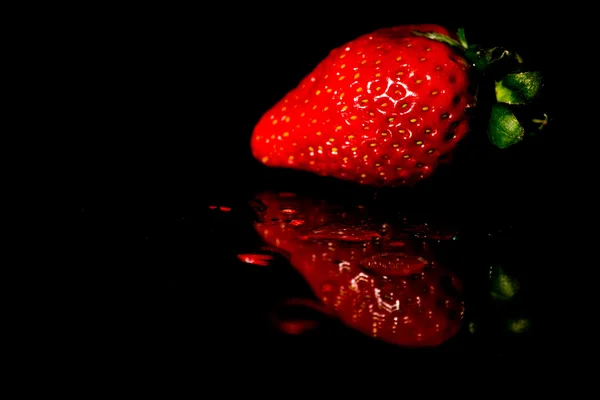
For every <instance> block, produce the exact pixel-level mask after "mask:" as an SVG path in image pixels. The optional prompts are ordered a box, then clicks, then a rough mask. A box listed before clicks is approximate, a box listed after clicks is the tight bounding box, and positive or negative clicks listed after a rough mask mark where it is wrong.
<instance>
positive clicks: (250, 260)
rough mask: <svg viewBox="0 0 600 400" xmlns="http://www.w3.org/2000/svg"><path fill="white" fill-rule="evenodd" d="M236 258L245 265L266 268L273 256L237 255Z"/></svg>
mask: <svg viewBox="0 0 600 400" xmlns="http://www.w3.org/2000/svg"><path fill="white" fill-rule="evenodd" d="M237 258H238V259H239V260H240V261H242V262H245V263H246V264H252V265H260V266H263V267H267V266H268V265H269V261H271V260H272V259H273V256H272V255H269V254H238V256H237Z"/></svg>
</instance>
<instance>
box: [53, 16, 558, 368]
mask: <svg viewBox="0 0 600 400" xmlns="http://www.w3.org/2000/svg"><path fill="white" fill-rule="evenodd" d="M424 7H425V6H424ZM413 11H414V13H412V14H411V13H410V12H407V13H403V16H402V17H399V18H396V17H395V16H393V15H390V13H379V12H367V13H366V15H362V14H363V13H361V15H360V17H359V16H358V15H356V14H353V13H346V14H344V15H337V16H336V15H332V16H327V17H323V18H318V17H317V16H315V14H314V13H313V12H301V11H297V12H295V13H293V16H291V17H289V18H283V17H281V18H280V17H269V16H266V15H262V14H261V15H262V16H259V17H255V18H252V17H249V16H248V15H245V13H240V14H235V15H234V14H230V13H229V12H228V11H226V10H225V9H224V8H223V7H222V8H217V9H215V11H214V12H211V13H207V12H206V11H203V12H198V13H192V14H190V13H185V12H182V13H179V12H178V11H176V10H169V11H168V12H165V13H163V12H161V10H145V11H140V10H128V11H127V13H126V15H121V16H119V15H117V14H118V13H114V14H113V13H109V15H107V16H106V19H103V18H94V17H90V19H89V20H85V19H84V20H81V21H80V23H78V24H77V26H78V27H77V29H76V31H78V32H81V35H70V34H69V35H65V38H64V41H63V42H62V45H61V51H63V52H64V57H65V58H64V59H69V60H73V62H74V63H76V65H77V68H74V69H73V74H72V75H70V79H73V80H75V81H77V82H80V85H73V91H74V93H75V94H79V95H81V96H82V98H85V99H86V101H85V102H82V103H79V104H77V102H74V103H73V109H74V110H76V112H73V113H72V115H73V120H72V123H73V125H74V128H76V129H74V130H73V132H72V133H73V139H74V140H75V143H76V144H77V147H76V149H77V150H76V151H75V152H74V153H71V156H74V164H73V165H74V166H75V167H74V168H73V170H72V171H71V173H72V174H73V177H74V182H75V184H76V187H77V189H78V194H77V197H76V202H77V207H76V211H75V214H76V221H77V224H76V228H75V231H74V233H75V235H74V237H75V239H74V243H76V246H74V248H75V253H76V256H75V259H76V260H77V271H76V272H75V273H74V274H73V275H71V276H70V278H71V279H73V282H74V283H73V285H72V286H73V287H75V291H76V292H77V293H78V294H79V296H80V297H79V298H80V299H82V300H81V302H78V301H77V300H75V301H74V302H75V304H71V306H72V307H75V308H77V307H78V306H81V305H83V304H85V307H83V308H84V312H83V313H82V314H79V315H83V319H84V320H85V323H84V324H82V325H81V328H80V329H81V331H82V335H81V336H79V340H81V341H82V347H81V348H83V349H86V350H83V351H89V352H90V354H92V353H93V354H101V355H104V356H106V355H107V354H110V355H111V357H112V358H111V359H113V360H114V362H115V363H120V362H122V361H124V360H129V361H133V362H136V363H139V362H141V361H143V360H149V361H152V360H154V361H156V360H157V359H165V360H177V361H178V362H184V361H190V362H193V360H203V361H202V362H208V361H209V360H210V363H211V364H210V365H212V366H213V368H215V369H216V368H218V366H219V365H220V366H222V368H226V367H227V365H231V364H235V365H237V366H241V365H253V364H254V361H253V360H257V359H260V360H261V362H262V363H264V364H266V365H271V366H274V365H279V366H282V368H283V366H284V365H296V364H302V363H308V362H311V363H312V362H315V360H322V359H323V357H324V354H326V355H327V357H328V358H329V359H335V358H336V357H337V358H338V359H341V358H343V357H349V358H354V359H360V358H365V359H369V360H371V361H373V360H376V362H382V361H385V360H387V359H389V358H390V357H391V358H397V357H406V358H407V359H408V358H410V359H414V360H419V359H421V360H422V359H428V358H430V359H432V360H435V359H438V357H439V358H441V359H457V358H458V359H461V360H471V361H477V362H480V363H495V362H497V361H498V360H506V361H511V362H513V363H515V365H517V364H519V365H527V364H528V363H532V362H534V361H535V360H536V356H535V353H534V352H535V351H537V350H536V349H537V346H536V343H537V342H536V338H537V337H538V332H542V329H543V328H542V325H543V324H542V323H540V324H539V325H536V321H537V320H536V315H538V310H537V309H536V308H535V305H536V301H534V293H535V290H536V282H539V281H540V279H543V274H544V270H545V269H547V268H548V263H547V260H548V258H550V257H549V255H548V243H549V234H550V231H549V223H548V220H547V210H548V209H549V208H552V207H553V204H554V201H555V200H553V194H554V193H555V190H556V189H555V180H554V179H555V175H554V174H553V172H552V171H553V170H552V166H553V165H554V164H553V163H554V162H555V157H554V154H556V152H557V151H558V149H559V148H560V146H559V144H558V143H557V140H556V129H557V128H552V127H550V129H549V130H547V132H546V133H544V134H543V135H540V136H538V137H535V138H532V140H531V141H527V142H523V143H522V144H519V145H518V146H515V147H514V148H511V149H509V150H506V151H500V150H498V149H495V148H493V147H492V146H491V145H489V144H488V143H487V142H486V138H485V135H482V134H481V132H479V135H474V136H473V137H470V138H469V139H467V141H466V142H465V144H464V146H462V148H461V149H459V151H458V153H457V154H456V156H455V161H454V162H453V163H452V164H451V165H450V166H447V167H445V168H443V169H442V170H440V171H439V173H438V174H436V175H435V176H434V177H432V179H431V180H429V181H427V182H423V184H421V185H419V186H418V187H416V188H411V189H397V190H391V189H386V190H374V189H372V188H367V187H358V186H356V185H354V184H351V183H347V182H337V181H333V180H329V179H327V178H320V177H316V176H312V175H308V174H304V173H298V172H294V171H285V170H281V171H279V170H268V169H266V168H264V167H262V166H260V165H259V164H258V163H257V162H256V161H255V160H253V159H252V158H251V155H250V152H249V147H248V143H249V138H250V134H251V130H252V128H253V126H254V124H255V123H256V121H257V120H258V118H259V117H260V115H261V114H262V113H263V112H264V111H265V110H266V109H267V108H268V107H270V106H271V105H272V104H273V103H274V102H275V101H276V100H278V99H279V98H280V97H281V96H283V94H284V93H285V92H287V91H288V90H289V89H291V88H292V87H293V86H294V85H295V83H296V82H297V81H298V80H299V79H300V78H302V77H303V76H304V75H305V74H307V73H308V72H309V71H310V69H311V68H312V67H313V66H314V65H315V64H316V63H317V62H318V61H319V60H320V59H321V58H323V57H324V56H325V55H326V54H327V53H328V51H329V50H330V49H331V48H333V47H335V46H338V45H340V44H342V43H344V42H345V41H347V40H350V39H352V38H354V37H355V36H357V35H358V34H361V33H366V32H368V31H370V30H373V29H376V28H378V27H381V26H386V25H391V24H403V23H413V22H417V23H418V22H436V23H440V24H443V25H449V26H450V27H458V26H464V27H465V28H466V31H467V34H468V35H470V37H473V38H478V39H480V41H484V42H488V43H491V44H495V43H497V42H501V43H502V44H505V45H506V46H507V47H509V46H513V47H514V48H516V50H518V51H519V53H520V54H522V56H523V57H524V58H526V59H528V60H529V62H531V63H532V64H533V65H535V66H537V67H540V68H542V69H543V70H544V71H545V72H546V74H547V76H548V84H549V85H550V84H552V83H553V82H554V80H556V76H555V73H556V71H555V69H553V68H552V66H553V64H551V60H549V52H548V51H547V50H548V48H549V44H547V43H548V42H546V41H544V42H541V41H540V40H539V37H540V36H541V35H542V34H543V35H548V36H549V37H553V36H552V35H556V33H554V31H553V29H552V28H551V26H550V23H546V22H544V21H537V22H536V23H535V24H528V25H526V26H519V25H515V26H513V29H511V30H510V31H506V29H504V28H505V25H504V24H502V23H500V22H497V23H496V22H490V23H486V24H475V23H471V24H467V23H465V24H461V23H460V21H458V20H457V19H454V18H452V17H453V15H452V13H445V12H438V13H435V14H432V15H431V18H428V17H427V14H424V13H422V12H420V10H419V7H417V6H413ZM417 11H419V12H418V13H417ZM415 13H416V14H415ZM242 14H244V16H242ZM382 14H383V17H382ZM411 15H419V18H418V20H413V19H411V18H410V16H411ZM457 15H458V13H457ZM288 16H289V14H288ZM215 20H216V21H217V22H218V23H217V25H218V28H216V29H213V28H209V27H208V25H207V22H208V21H215ZM104 21H110V22H111V23H110V24H108V23H105V22H104ZM88 22H89V25H88ZM96 28H97V29H96ZM545 46H546V47H545ZM73 53H76V54H78V56H73ZM552 95H553V94H552V93H550V94H549V96H552ZM547 106H548V112H549V113H552V112H553V111H557V110H556V104H555V103H554V102H553V101H552V99H551V98H549V100H548V103H547ZM75 131H77V132H75ZM477 133H478V132H475V134H477ZM265 191H274V192H282V191H283V192H296V193H298V194H299V195H301V196H305V197H309V198H310V197H314V198H319V199H324V201H327V202H331V203H335V204H341V205H342V206H346V205H348V204H350V205H351V204H355V203H356V202H357V201H358V200H364V201H365V202H367V203H369V204H370V207H371V209H372V210H374V212H376V213H377V215H379V216H383V217H385V218H388V219H394V218H397V217H398V215H403V216H409V217H410V218H414V219H415V220H419V221H422V222H427V223H430V224H435V223H439V222H441V223H443V224H445V225H448V226H452V227H455V228H456V230H457V231H458V232H460V234H459V235H458V239H457V240H455V241H452V243H450V244H449V246H448V247H447V248H446V249H445V250H443V251H442V253H441V257H442V258H447V259H449V263H450V264H451V265H454V266H455V267H456V265H458V267H456V268H457V271H458V272H459V273H460V274H461V277H462V279H463V280H464V281H465V287H466V288H468V290H467V291H468V302H467V303H466V304H467V305H466V307H467V310H468V312H467V317H466V320H465V325H464V327H463V329H462V330H461V332H460V334H458V335H457V336H456V337H455V338H453V339H451V340H449V341H448V342H446V343H444V344H443V345H442V346H440V347H438V348H432V349H405V348H402V347H400V346H394V345H390V344H387V343H381V342H379V341H376V340H373V339H371V338H369V337H368V336H366V335H362V334H360V333H358V332H356V331H355V330H353V329H350V328H348V327H347V326H345V325H344V324H342V323H341V322H339V321H338V320H336V319H335V318H331V317H328V316H325V315H322V314H319V313H313V314H311V315H312V316H311V320H313V321H316V325H315V326H316V327H315V328H314V329H311V330H309V331H307V332H306V333H303V334H298V335H295V334H289V333H285V332H282V331H281V329H278V328H277V325H276V324H273V320H272V315H273V311H274V310H275V309H276V308H277V307H278V306H279V305H280V304H281V303H282V302H285V301H286V300H288V299H297V298H304V299H306V298H312V296H313V294H312V292H311V290H310V287H309V286H308V285H307V283H306V281H305V280H304V279H303V276H302V275H301V274H299V273H298V272H297V271H296V270H295V269H294V268H293V267H292V266H291V265H290V264H289V262H288V261H287V260H286V259H285V258H284V257H281V256H277V255H275V256H274V259H273V260H272V261H271V262H269V263H268V265H267V266H260V265H259V266H257V265H251V264H248V263H244V262H242V261H240V259H239V258H238V255H239V254H253V253H261V252H262V253H264V251H263V250H261V247H262V246H263V245H264V243H263V242H262V240H261V238H260V237H259V236H258V235H257V232H256V231H255V229H254V226H253V223H254V221H255V220H256V215H255V213H254V211H253V209H252V207H251V203H250V202H251V201H252V200H253V199H254V198H255V197H256V196H257V195H259V194H260V193H263V192H265ZM219 207H226V208H225V209H219ZM490 267H493V268H495V269H494V274H497V273H500V272H497V271H499V268H502V269H501V270H500V271H504V273H505V274H506V275H507V276H510V277H511V279H514V280H516V281H518V282H519V293H518V296H515V298H514V299H512V300H510V301H508V300H507V301H499V300H498V296H497V293H496V295H493V293H492V292H493V289H494V288H492V287H491V286H490V284H491V283H490V282H491V280H490ZM536 277H540V278H539V279H538V278H536ZM494 279H495V278H494ZM498 279H500V278H498ZM500 280H501V279H500ZM496 282H498V280H497V281H496ZM495 290H498V289H497V287H496V289H495ZM500 291H501V290H500ZM504 294H506V293H504ZM500 295H502V293H500ZM540 320H541V317H540ZM470 324H471V325H470ZM470 326H471V327H472V329H471V330H470V329H469V327H470ZM475 327H476V328H475ZM511 329H512V331H511ZM471 331H473V332H471ZM88 337H89V338H90V340H89V341H88V340H87V339H85V338H88ZM82 338H83V339H82ZM105 351H106V352H105ZM339 368H341V369H344V368H350V367H349V366H348V365H340V366H339ZM396 368H398V370H401V369H405V368H408V367H407V366H406V365H396Z"/></svg>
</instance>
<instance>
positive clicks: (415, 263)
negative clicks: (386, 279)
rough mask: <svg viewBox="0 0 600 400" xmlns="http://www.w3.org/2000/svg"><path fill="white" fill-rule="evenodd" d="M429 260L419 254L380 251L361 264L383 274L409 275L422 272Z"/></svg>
mask: <svg viewBox="0 0 600 400" xmlns="http://www.w3.org/2000/svg"><path fill="white" fill-rule="evenodd" d="M427 264H428V261H427V260H426V259H425V258H423V257H419V256H413V255H408V254H406V253H399V252H385V253H378V254H375V255H373V256H371V257H366V258H364V259H363V260H361V262H360V265H361V266H362V267H363V268H365V269H368V270H369V271H372V272H375V273H377V274H381V275H393V276H407V275H412V274H416V273H418V272H420V271H421V270H423V268H424V267H425V266H426V265H427Z"/></svg>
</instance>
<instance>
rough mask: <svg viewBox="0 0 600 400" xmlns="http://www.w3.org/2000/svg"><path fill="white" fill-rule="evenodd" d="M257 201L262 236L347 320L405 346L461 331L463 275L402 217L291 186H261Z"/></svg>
mask: <svg viewBox="0 0 600 400" xmlns="http://www.w3.org/2000/svg"><path fill="white" fill-rule="evenodd" d="M255 206H256V207H255V209H256V211H257V213H258V215H259V218H258V221H257V222H256V223H255V228H256V231H257V232H258V234H259V235H260V236H261V238H262V239H263V240H264V241H265V243H266V244H267V245H268V246H272V247H275V248H277V249H279V250H280V251H281V252H282V253H283V254H285V255H286V256H287V257H288V259H289V261H290V263H291V264H292V265H293V266H294V267H295V268H296V269H297V270H298V271H299V272H300V273H301V274H302V275H303V277H304V278H305V279H306V281H307V282H308V284H309V285H310V287H311V288H312V290H313V291H314V293H315V295H316V296H317V297H318V298H319V299H320V301H321V302H322V305H323V308H324V309H325V310H326V311H327V312H328V313H331V314H332V315H334V316H336V317H337V318H339V319H340V320H341V321H342V322H343V323H345V324H346V325H348V326H350V327H352V328H354V329H356V330H358V331H360V332H362V333H364V334H367V335H369V336H371V337H374V338H377V339H380V340H383V341H385V342H388V343H392V344H396V345H401V346H407V347H424V346H437V345H440V344H441V343H443V342H445V341H446V340H448V339H449V338H451V337H452V336H454V335H455V334H456V333H457V332H458V331H459V330H460V328H461V324H462V320H463V315H464V304H463V301H462V298H461V292H462V284H461V282H460V280H459V279H458V277H457V276H455V275H454V274H452V273H451V272H450V271H448V270H447V269H445V268H443V267H442V266H441V265H439V264H438V263H436V261H435V260H434V259H433V257H432V255H431V254H430V253H429V252H428V251H427V246H424V245H423V241H422V240H419V239H418V237H415V236H414V235H412V234H411V233H410V231H408V232H407V231H406V230H404V228H405V227H404V226H403V225H402V224H395V223H393V222H383V223H382V222H374V221H373V219H371V218H370V217H369V213H368V210H367V209H366V208H364V207H340V206H339V205H335V204H331V203H327V202H325V201H321V200H316V199H312V198H309V197H299V196H295V195H293V194H292V193H286V194H285V195H284V196H282V195H280V194H278V193H272V192H266V193H262V194H260V195H259V196H258V197H257V202H256V203H255Z"/></svg>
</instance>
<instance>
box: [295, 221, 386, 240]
mask: <svg viewBox="0 0 600 400" xmlns="http://www.w3.org/2000/svg"><path fill="white" fill-rule="evenodd" d="M380 237H381V235H380V234H379V233H378V232H377V231H374V230H371V229H367V228H364V227H361V226H355V225H347V224H342V223H338V222H334V223H331V224H327V225H324V226H322V227H319V228H315V229H313V230H312V231H311V232H309V233H308V234H307V235H305V237H304V238H305V239H310V240H317V241H319V240H339V241H344V242H354V243H361V242H370V241H371V240H373V239H376V238H380Z"/></svg>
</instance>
